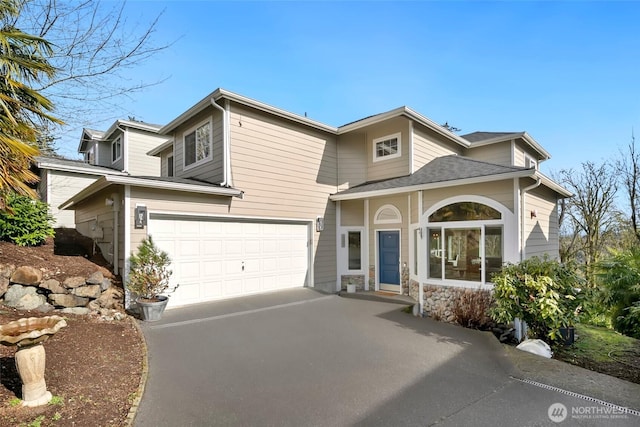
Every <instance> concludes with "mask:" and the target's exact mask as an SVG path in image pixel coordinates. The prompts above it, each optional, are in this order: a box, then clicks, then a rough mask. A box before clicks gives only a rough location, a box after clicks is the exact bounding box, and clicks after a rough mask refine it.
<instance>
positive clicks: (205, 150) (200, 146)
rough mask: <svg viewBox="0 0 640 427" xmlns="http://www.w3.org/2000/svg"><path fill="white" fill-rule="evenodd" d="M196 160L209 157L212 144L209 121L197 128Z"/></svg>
mask: <svg viewBox="0 0 640 427" xmlns="http://www.w3.org/2000/svg"><path fill="white" fill-rule="evenodd" d="M196 147H197V150H196V160H197V161H198V160H203V159H207V158H209V155H210V154H211V145H210V144H209V123H207V124H205V125H203V126H200V127H199V128H198V129H196Z"/></svg>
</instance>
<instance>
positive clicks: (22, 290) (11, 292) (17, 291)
mask: <svg viewBox="0 0 640 427" xmlns="http://www.w3.org/2000/svg"><path fill="white" fill-rule="evenodd" d="M46 302H47V299H46V298H45V296H44V295H40V294H38V290H37V289H36V288H34V287H33V286H22V285H13V286H11V287H10V288H9V289H8V290H7V292H6V293H5V294H4V303H5V305H8V306H9V307H13V308H17V309H18V310H35V309H36V308H38V307H39V306H41V305H42V304H45V303H46Z"/></svg>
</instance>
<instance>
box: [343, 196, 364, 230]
mask: <svg viewBox="0 0 640 427" xmlns="http://www.w3.org/2000/svg"><path fill="white" fill-rule="evenodd" d="M340 203H341V210H340V218H341V222H342V224H340V225H341V226H343V227H363V226H364V201H362V200H344V201H342V202H340Z"/></svg>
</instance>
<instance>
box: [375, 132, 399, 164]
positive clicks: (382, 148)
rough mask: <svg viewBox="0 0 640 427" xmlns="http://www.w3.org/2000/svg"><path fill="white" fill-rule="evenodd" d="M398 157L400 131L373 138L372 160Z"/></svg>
mask: <svg viewBox="0 0 640 427" xmlns="http://www.w3.org/2000/svg"><path fill="white" fill-rule="evenodd" d="M396 157H400V133H396V134H393V135H387V136H383V137H382V138H376V139H374V140H373V161H374V162H377V161H380V160H387V159H394V158H396Z"/></svg>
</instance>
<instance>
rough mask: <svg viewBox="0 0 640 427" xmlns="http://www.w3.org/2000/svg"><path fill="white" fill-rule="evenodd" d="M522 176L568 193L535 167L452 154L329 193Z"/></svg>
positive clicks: (383, 191) (350, 194)
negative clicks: (406, 171)
mask: <svg viewBox="0 0 640 427" xmlns="http://www.w3.org/2000/svg"><path fill="white" fill-rule="evenodd" d="M524 177H531V178H534V179H540V180H541V182H542V184H543V185H546V186H547V187H550V188H551V189H553V190H554V191H556V192H558V193H559V194H561V195H563V196H565V197H569V196H570V195H571V193H569V192H568V191H567V190H565V189H564V188H562V187H561V186H559V185H558V184H556V183H555V182H553V181H551V180H550V179H548V178H546V177H545V176H544V175H542V174H540V173H539V172H538V171H536V170H535V169H528V168H521V167H515V166H503V165H497V164H493V163H488V162H483V161H479V160H475V159H470V158H468V157H462V156H457V155H455V154H453V155H449V156H443V157H437V158H435V159H433V160H432V161H431V162H429V163H427V164H426V165H424V166H423V167H421V168H420V169H418V170H417V171H416V172H415V173H413V174H411V175H406V176H403V177H399V178H391V179H386V180H381V181H375V182H366V183H364V184H360V185H357V186H354V187H352V188H349V189H347V190H343V191H340V192H338V193H336V194H333V195H331V200H349V199H361V198H366V197H375V196H383V195H389V194H397V193H405V192H410V191H417V190H429V189H435V188H443V187H449V186H454V185H464V184H474V183H479V182H489V181H498V180H503V179H512V178H524Z"/></svg>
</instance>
